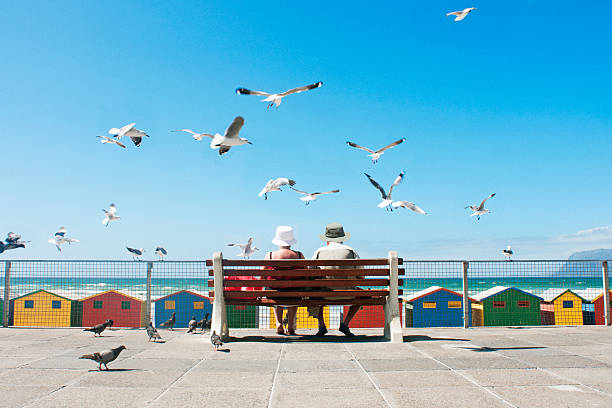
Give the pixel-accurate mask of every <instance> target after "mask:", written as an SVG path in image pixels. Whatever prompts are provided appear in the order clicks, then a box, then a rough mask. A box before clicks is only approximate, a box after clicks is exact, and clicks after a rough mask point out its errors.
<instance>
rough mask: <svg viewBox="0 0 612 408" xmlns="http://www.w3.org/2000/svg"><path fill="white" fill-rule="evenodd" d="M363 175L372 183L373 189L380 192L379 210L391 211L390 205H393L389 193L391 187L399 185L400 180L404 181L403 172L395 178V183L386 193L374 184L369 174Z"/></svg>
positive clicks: (391, 188)
mask: <svg viewBox="0 0 612 408" xmlns="http://www.w3.org/2000/svg"><path fill="white" fill-rule="evenodd" d="M363 174H365V175H366V177H367V178H368V180H370V183H372V185H373V186H374V187H376V188H377V189H378V191H380V194H381V196H382V201H381V202H380V204H378V207H379V208H386V209H387V210H391V211H393V208H391V204H392V203H393V199H392V198H391V193H392V192H393V187H395V186H397V185H398V184H399V183H401V182H402V180H404V174H405V172H404V171H402V172H401V173H400V174H399V176H397V177H396V178H395V181H394V182H393V184H391V187H389V192H388V193H387V192H386V191H385V190H384V189H383V188H382V187H381V186H380V184H378V183H377V182H376V180H374V179H373V178H372V177H370V175H369V174H367V173H363ZM398 206H399V205H398Z"/></svg>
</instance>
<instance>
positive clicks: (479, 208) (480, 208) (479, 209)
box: [464, 193, 495, 220]
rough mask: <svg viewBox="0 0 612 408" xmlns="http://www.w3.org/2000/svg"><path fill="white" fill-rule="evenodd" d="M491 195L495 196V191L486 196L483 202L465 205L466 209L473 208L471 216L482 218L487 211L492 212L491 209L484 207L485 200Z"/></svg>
mask: <svg viewBox="0 0 612 408" xmlns="http://www.w3.org/2000/svg"><path fill="white" fill-rule="evenodd" d="M491 197H495V193H493V194H491V195H490V196H488V197H487V198H485V199H484V200H482V203H480V205H468V206H467V207H465V208H464V209H468V208H469V209H470V210H472V214H470V217H474V216H476V218H477V219H478V220H480V216H481V215H483V214H486V213H490V212H491V211H489V210H487V209H486V208H484V204H485V202H486V201H487V200H488V199H489V198H491Z"/></svg>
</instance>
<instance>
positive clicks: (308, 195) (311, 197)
mask: <svg viewBox="0 0 612 408" xmlns="http://www.w3.org/2000/svg"><path fill="white" fill-rule="evenodd" d="M291 189H292V190H293V191H296V192H298V193H300V194H303V195H304V197H300V200H302V201H304V202H305V203H306V205H308V204H310V202H311V201H314V200H316V199H317V196H318V195H321V194H333V193H339V192H340V190H338V189H336V190H331V191H325V192H322V193H307V192H305V191H302V190H298V189H297V188H293V187H291Z"/></svg>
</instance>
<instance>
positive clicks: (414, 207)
mask: <svg viewBox="0 0 612 408" xmlns="http://www.w3.org/2000/svg"><path fill="white" fill-rule="evenodd" d="M391 207H393V208H398V207H402V208H408V209H409V210H412V211H414V212H415V213H417V214H423V215H429V214H427V213H426V212H425V211H424V210H423V209H422V208H421V207H419V206H418V205H416V204H415V203H411V202H410V201H394V202H393V203H392V204H391Z"/></svg>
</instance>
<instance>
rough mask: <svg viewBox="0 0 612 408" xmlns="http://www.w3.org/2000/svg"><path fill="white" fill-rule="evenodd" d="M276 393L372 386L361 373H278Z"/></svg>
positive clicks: (360, 388)
mask: <svg viewBox="0 0 612 408" xmlns="http://www.w3.org/2000/svg"><path fill="white" fill-rule="evenodd" d="M275 387H276V388H275V389H276V390H277V392H280V393H284V392H286V391H290V390H294V391H312V390H326V389H356V390H362V389H365V388H372V389H373V388H374V385H373V384H372V382H371V381H370V379H369V378H368V376H367V375H366V374H365V373H364V372H363V371H345V372H341V373H337V372H321V371H308V372H297V373H292V372H279V373H278V374H277V376H276V385H275Z"/></svg>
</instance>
